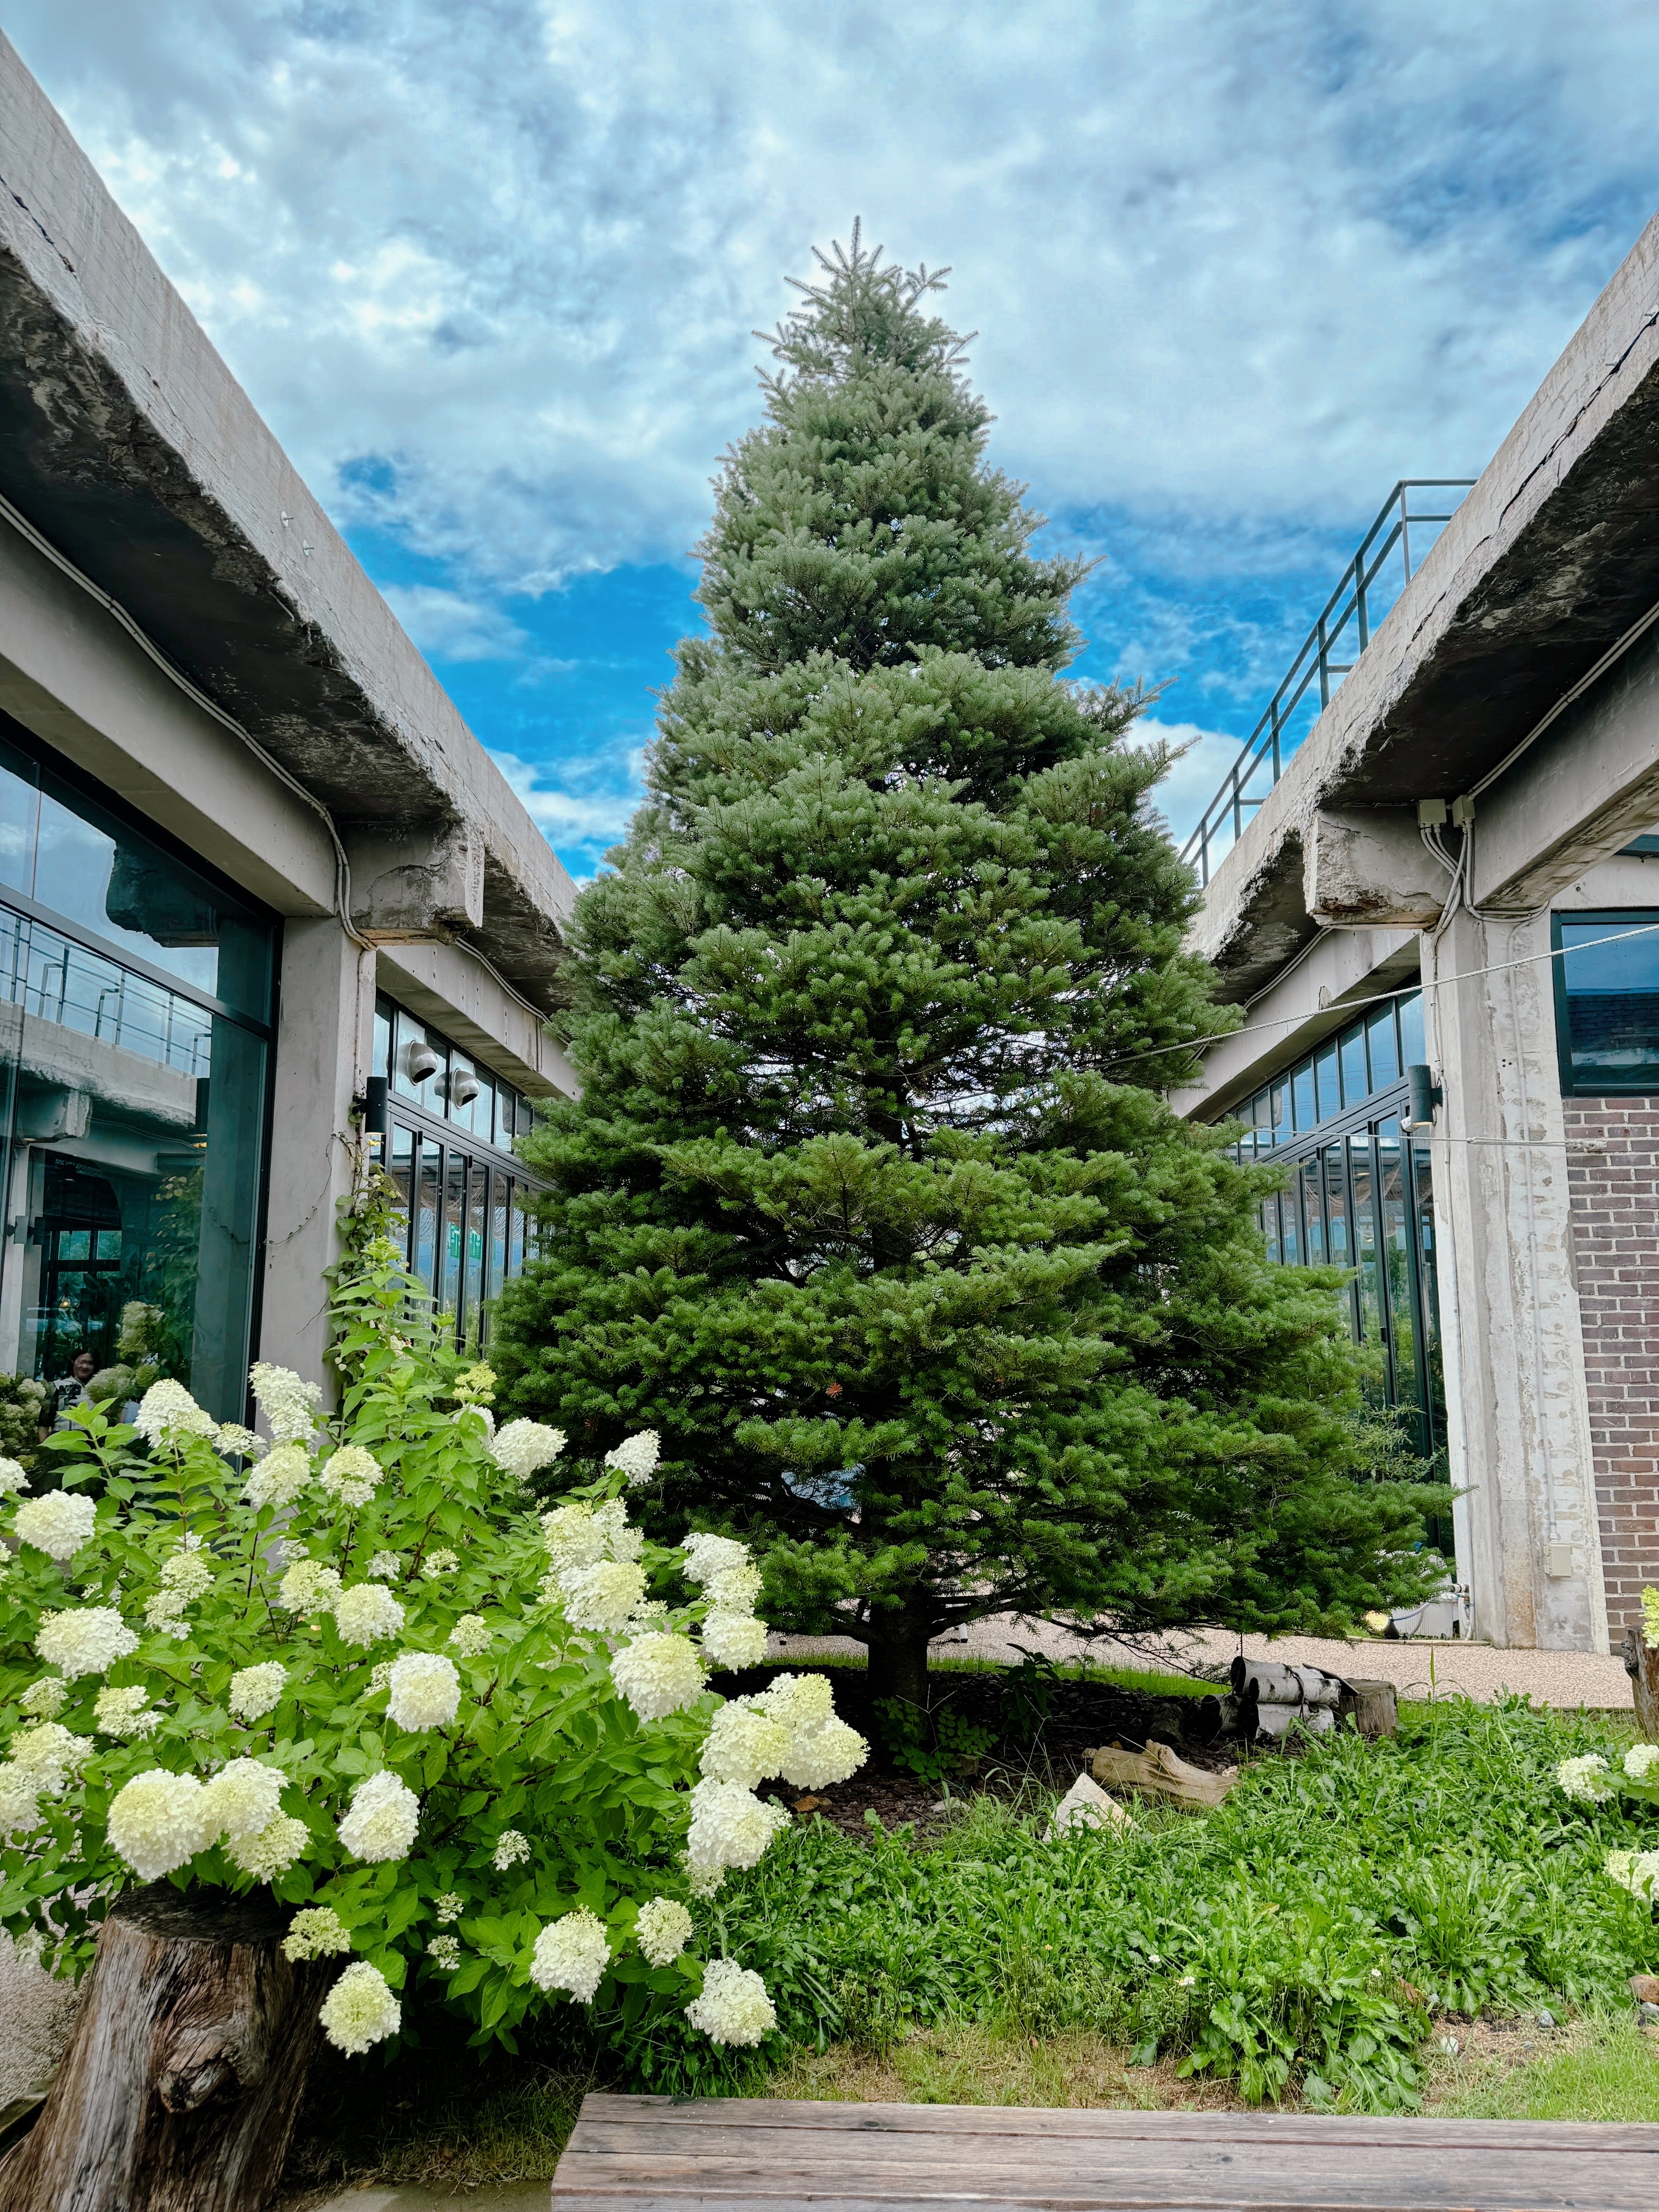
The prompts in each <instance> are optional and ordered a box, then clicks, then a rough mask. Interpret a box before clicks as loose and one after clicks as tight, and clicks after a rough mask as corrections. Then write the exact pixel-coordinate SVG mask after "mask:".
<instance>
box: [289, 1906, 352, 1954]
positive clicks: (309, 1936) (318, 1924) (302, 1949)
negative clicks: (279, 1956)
mask: <svg viewBox="0 0 1659 2212" xmlns="http://www.w3.org/2000/svg"><path fill="white" fill-rule="evenodd" d="M350 1948H351V1937H350V1936H349V1933H348V1931H347V1929H346V1924H345V1923H344V1921H343V1920H342V1919H341V1917H340V1916H339V1914H338V1913H337V1911H335V1910H334V1907H333V1906H332V1905H307V1906H306V1907H305V1909H304V1911H301V1912H296V1913H295V1916H294V1917H293V1919H292V1920H290V1921H289V1923H288V1933H287V1935H286V1936H283V1957H284V1958H285V1959H295V1960H299V1959H328V1958H331V1957H333V1956H334V1954H336V1953H337V1952H340V1951H349V1949H350Z"/></svg>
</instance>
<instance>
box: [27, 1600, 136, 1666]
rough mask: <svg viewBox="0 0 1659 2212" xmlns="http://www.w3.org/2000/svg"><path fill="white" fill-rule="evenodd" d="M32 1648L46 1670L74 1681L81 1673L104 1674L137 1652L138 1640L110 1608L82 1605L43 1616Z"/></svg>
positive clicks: (106, 1606)
mask: <svg viewBox="0 0 1659 2212" xmlns="http://www.w3.org/2000/svg"><path fill="white" fill-rule="evenodd" d="M34 1648H35V1650H36V1651H37V1652H38V1653H39V1654H40V1657H41V1658H42V1659H44V1660H45V1661H46V1664H47V1666H48V1667H56V1668H58V1672H59V1673H60V1674H64V1675H66V1676H67V1677H68V1678H69V1680H70V1681H71V1682H73V1681H75V1680H76V1679H77V1678H78V1677H79V1676H81V1675H82V1674H108V1672H109V1670H110V1668H112V1666H113V1665H114V1664H115V1662H116V1661H117V1660H118V1659H125V1657H126V1656H127V1654H128V1653H129V1652H131V1651H136V1650H137V1649H138V1638H137V1637H136V1636H135V1635H134V1634H133V1632H132V1631H131V1629H130V1628H129V1627H128V1626H127V1625H126V1623H125V1621H124V1620H122V1618H121V1616H120V1614H119V1613H118V1612H117V1611H116V1609H115V1607H113V1606H112V1605H83V1606H79V1607H75V1608H73V1609H72V1610H70V1611H69V1612H65V1613H42V1614H41V1616H40V1630H39V1632H38V1633H37V1634H36V1636H35V1639H34Z"/></svg>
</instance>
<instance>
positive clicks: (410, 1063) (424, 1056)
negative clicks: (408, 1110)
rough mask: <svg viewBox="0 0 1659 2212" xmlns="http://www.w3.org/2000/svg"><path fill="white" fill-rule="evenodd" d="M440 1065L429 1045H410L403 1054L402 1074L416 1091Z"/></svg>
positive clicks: (440, 1062) (436, 1071)
mask: <svg viewBox="0 0 1659 2212" xmlns="http://www.w3.org/2000/svg"><path fill="white" fill-rule="evenodd" d="M442 1065H443V1063H442V1061H441V1060H440V1059H439V1058H438V1055H437V1054H436V1053H435V1052H434V1051H433V1049H432V1048H431V1046H430V1045H429V1044H411V1045H410V1047H409V1048H407V1050H406V1051H405V1052H404V1074H405V1075H407V1076H408V1078H409V1079H410V1082H411V1083H412V1084H413V1085H415V1086H416V1089H417V1090H418V1089H419V1088H420V1086H421V1085H422V1084H423V1083H424V1082H425V1081H426V1079H427V1078H428V1076H429V1075H435V1074H436V1073H438V1070H439V1068H440V1067H441V1066H442Z"/></svg>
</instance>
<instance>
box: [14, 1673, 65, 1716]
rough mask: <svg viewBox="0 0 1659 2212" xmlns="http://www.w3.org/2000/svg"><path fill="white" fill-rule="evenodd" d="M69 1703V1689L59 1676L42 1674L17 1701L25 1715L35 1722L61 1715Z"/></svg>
mask: <svg viewBox="0 0 1659 2212" xmlns="http://www.w3.org/2000/svg"><path fill="white" fill-rule="evenodd" d="M68 1701H69V1689H68V1686H67V1685H66V1684H65V1682H64V1679H63V1677H62V1675H61V1674H42V1676H41V1677H40V1680H39V1681H38V1682H31V1683H30V1684H29V1686H28V1687H27V1690H25V1691H24V1692H23V1694H22V1696H21V1698H20V1699H18V1700H17V1702H18V1704H19V1705H21V1707H22V1708H23V1711H25V1712H26V1713H33V1716H34V1717H35V1718H36V1720H41V1721H49V1720H51V1719H52V1717H53V1715H54V1714H56V1713H61V1712H62V1711H63V1710H64V1705H66V1704H67V1703H68Z"/></svg>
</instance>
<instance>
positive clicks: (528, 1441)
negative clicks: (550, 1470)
mask: <svg viewBox="0 0 1659 2212" xmlns="http://www.w3.org/2000/svg"><path fill="white" fill-rule="evenodd" d="M563 1449H564V1431H563V1430H562V1429H550V1428H549V1427H548V1426H547V1425H546V1424H545V1423H544V1422H542V1421H509V1422H508V1423H507V1425H506V1427H505V1428H501V1429H497V1430H496V1431H495V1436H494V1437H493V1438H492V1439H491V1440H490V1445H489V1456H490V1457H491V1459H493V1460H494V1461H495V1464H496V1466H497V1467H498V1468H501V1472H502V1474H509V1475H511V1476H512V1477H513V1480H514V1481H516V1482H527V1481H528V1480H530V1478H531V1476H532V1474H536V1473H537V1472H538V1470H539V1469H540V1468H544V1467H549V1466H550V1465H551V1464H552V1462H554V1461H555V1460H556V1459H557V1457H558V1455H559V1454H560V1453H561V1452H562V1450H563Z"/></svg>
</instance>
